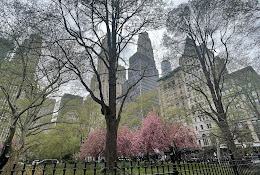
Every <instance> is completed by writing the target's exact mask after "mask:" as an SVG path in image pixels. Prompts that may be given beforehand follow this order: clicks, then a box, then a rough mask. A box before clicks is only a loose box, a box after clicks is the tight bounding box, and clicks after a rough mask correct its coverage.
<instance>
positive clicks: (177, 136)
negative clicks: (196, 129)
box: [165, 123, 199, 149]
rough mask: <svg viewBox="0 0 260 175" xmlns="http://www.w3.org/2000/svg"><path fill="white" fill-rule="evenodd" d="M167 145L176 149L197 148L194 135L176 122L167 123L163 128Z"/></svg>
mask: <svg viewBox="0 0 260 175" xmlns="http://www.w3.org/2000/svg"><path fill="white" fill-rule="evenodd" d="M165 133H166V138H165V139H167V142H168V145H169V146H172V147H174V148H178V149H185V148H191V149H192V148H198V147H199V145H198V144H197V143H196V137H195V134H194V133H193V132H191V131H190V130H189V129H187V128H186V127H183V126H180V125H178V124H176V123H171V124H167V125H166V128H165Z"/></svg>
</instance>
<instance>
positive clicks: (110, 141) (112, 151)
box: [105, 119, 118, 169]
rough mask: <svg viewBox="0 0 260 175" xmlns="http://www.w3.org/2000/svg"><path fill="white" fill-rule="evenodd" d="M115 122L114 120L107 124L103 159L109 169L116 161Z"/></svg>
mask: <svg viewBox="0 0 260 175" xmlns="http://www.w3.org/2000/svg"><path fill="white" fill-rule="evenodd" d="M117 128H118V127H117V121H116V120H115V119H111V120H109V123H108V122H107V135H106V151H105V157H106V161H107V163H108V164H107V165H108V168H109V169H112V168H113V167H114V162H115V161H116V160H117Z"/></svg>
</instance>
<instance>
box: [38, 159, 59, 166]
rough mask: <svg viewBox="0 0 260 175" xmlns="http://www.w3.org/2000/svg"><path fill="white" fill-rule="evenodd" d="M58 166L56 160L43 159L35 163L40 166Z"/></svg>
mask: <svg viewBox="0 0 260 175" xmlns="http://www.w3.org/2000/svg"><path fill="white" fill-rule="evenodd" d="M54 163H55V164H59V161H58V160H57V159H44V160H42V161H40V162H38V163H37V165H40V164H54Z"/></svg>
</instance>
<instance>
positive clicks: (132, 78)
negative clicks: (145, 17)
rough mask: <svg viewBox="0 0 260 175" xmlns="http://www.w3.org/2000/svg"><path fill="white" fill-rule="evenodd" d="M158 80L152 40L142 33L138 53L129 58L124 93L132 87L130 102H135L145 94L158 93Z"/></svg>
mask: <svg viewBox="0 0 260 175" xmlns="http://www.w3.org/2000/svg"><path fill="white" fill-rule="evenodd" d="M158 78H159V74H158V70H157V69H156V66H155V61H154V56H153V48H152V44H151V40H150V38H149V36H148V33H147V32H143V33H140V34H139V38H138V45H137V52H136V53H135V54H134V55H133V56H131V57H130V58H129V71H128V80H127V81H126V82H124V84H123V93H125V92H126V91H127V89H129V88H131V87H132V89H131V90H130V92H129V94H128V100H129V101H134V100H135V98H136V97H138V96H140V95H141V94H143V93H146V92H149V91H157V82H156V80H157V79H158Z"/></svg>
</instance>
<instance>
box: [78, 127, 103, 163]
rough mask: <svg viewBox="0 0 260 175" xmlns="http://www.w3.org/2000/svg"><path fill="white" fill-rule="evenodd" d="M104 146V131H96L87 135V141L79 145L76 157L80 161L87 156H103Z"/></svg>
mask: <svg viewBox="0 0 260 175" xmlns="http://www.w3.org/2000/svg"><path fill="white" fill-rule="evenodd" d="M105 146H106V131H105V130H103V129H98V130H95V131H93V132H91V133H90V134H89V137H88V138H87V140H86V141H85V142H84V143H83V144H82V145H81V147H80V152H79V154H78V155H77V157H79V158H80V159H84V158H85V157H87V156H91V157H95V158H97V157H98V156H100V155H103V154H104V151H105Z"/></svg>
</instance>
